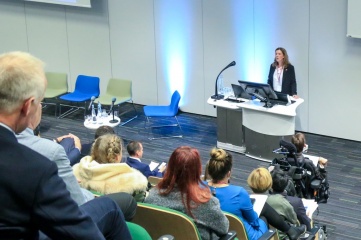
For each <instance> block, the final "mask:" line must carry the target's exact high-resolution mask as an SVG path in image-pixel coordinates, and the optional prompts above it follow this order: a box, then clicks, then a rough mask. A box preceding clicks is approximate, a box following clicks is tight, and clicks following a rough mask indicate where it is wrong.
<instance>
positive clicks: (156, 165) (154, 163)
mask: <svg viewBox="0 0 361 240" xmlns="http://www.w3.org/2000/svg"><path fill="white" fill-rule="evenodd" d="M158 166H159V163H158V162H154V161H151V162H150V163H149V168H150V171H154V169H155V168H156V167H158Z"/></svg>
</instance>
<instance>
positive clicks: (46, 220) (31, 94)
mask: <svg viewBox="0 0 361 240" xmlns="http://www.w3.org/2000/svg"><path fill="white" fill-rule="evenodd" d="M46 85H47V81H46V78H45V73H44V69H43V63H42V62H41V61H40V60H39V59H37V58H35V57H33V56H31V55H30V54H28V53H23V52H11V53H6V54H2V55H0V202H1V208H0V239H39V231H42V232H43V233H44V234H45V235H47V236H48V237H50V238H52V239H105V237H106V238H107V239H129V238H130V234H129V231H128V229H127V227H126V225H125V222H124V216H123V214H122V213H121V211H120V210H119V207H118V206H117V205H116V203H115V202H114V201H112V200H111V199H109V198H101V199H99V200H98V199H96V200H92V201H90V202H88V203H85V204H84V205H82V206H81V207H80V208H79V207H78V205H77V204H76V203H75V202H74V200H72V199H71V197H70V194H69V192H68V191H67V190H66V187H65V184H64V182H63V180H62V179H61V178H60V177H59V176H58V170H57V167H56V164H55V163H54V162H52V161H49V160H48V159H47V158H45V157H43V156H42V155H40V154H39V153H37V152H35V151H33V150H31V149H30V148H28V147H26V146H24V145H21V144H19V143H18V142H17V140H16V137H15V134H16V133H19V132H21V131H23V130H24V129H25V128H26V127H27V125H28V123H29V122H30V121H31V119H32V118H34V117H36V116H37V114H38V113H39V111H40V112H41V100H42V99H43V96H44V92H45V88H46ZM42 237H44V235H43V234H42ZM127 237H128V238H127Z"/></svg>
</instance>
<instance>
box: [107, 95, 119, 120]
mask: <svg viewBox="0 0 361 240" xmlns="http://www.w3.org/2000/svg"><path fill="white" fill-rule="evenodd" d="M115 101H117V99H116V98H115V97H114V98H112V105H111V107H110V112H111V113H112V114H113V119H112V120H110V121H109V122H110V123H117V122H118V120H117V119H114V103H115Z"/></svg>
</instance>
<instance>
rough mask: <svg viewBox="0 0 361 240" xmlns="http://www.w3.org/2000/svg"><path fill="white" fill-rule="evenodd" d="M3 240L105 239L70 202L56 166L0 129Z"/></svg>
mask: <svg viewBox="0 0 361 240" xmlns="http://www.w3.org/2000/svg"><path fill="white" fill-rule="evenodd" d="M0 202H1V205H2V206H1V208H0V239H38V235H39V234H38V232H39V230H41V231H42V232H44V233H45V234H46V235H47V236H49V237H50V238H52V239H104V237H103V235H102V234H101V232H100V231H99V229H98V227H97V226H96V225H95V223H94V222H93V221H92V220H91V218H90V217H89V216H87V215H85V214H83V213H82V212H81V211H80V210H79V207H78V205H77V204H76V203H75V202H74V201H73V200H72V199H71V197H70V194H69V192H68V191H67V190H66V187H65V184H64V182H63V180H62V179H61V178H60V177H59V176H58V169H57V167H56V164H55V163H54V162H52V161H50V160H49V159H47V158H45V157H44V156H42V155H40V154H39V153H37V152H35V151H33V150H31V149H30V148H28V147H26V146H24V145H21V144H19V143H18V142H17V140H16V138H15V135H14V134H13V133H12V132H11V131H10V130H8V129H6V128H5V127H3V126H1V125H0Z"/></svg>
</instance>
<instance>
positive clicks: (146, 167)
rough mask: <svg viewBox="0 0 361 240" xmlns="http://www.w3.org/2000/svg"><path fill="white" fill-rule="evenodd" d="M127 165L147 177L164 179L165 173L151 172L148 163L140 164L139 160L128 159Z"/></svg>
mask: <svg viewBox="0 0 361 240" xmlns="http://www.w3.org/2000/svg"><path fill="white" fill-rule="evenodd" d="M126 163H127V164H128V165H129V166H130V167H132V168H135V169H137V170H138V171H140V172H141V173H143V175H144V176H145V177H147V178H148V177H149V176H156V177H163V173H161V172H158V170H156V169H155V170H154V171H150V168H149V165H148V164H146V163H142V162H139V161H138V160H137V159H134V158H131V157H127V160H126Z"/></svg>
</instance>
